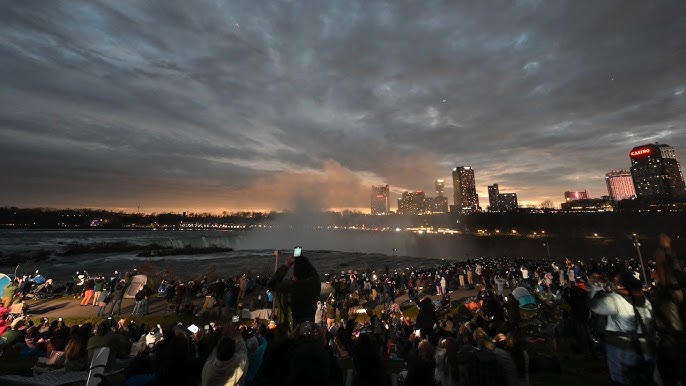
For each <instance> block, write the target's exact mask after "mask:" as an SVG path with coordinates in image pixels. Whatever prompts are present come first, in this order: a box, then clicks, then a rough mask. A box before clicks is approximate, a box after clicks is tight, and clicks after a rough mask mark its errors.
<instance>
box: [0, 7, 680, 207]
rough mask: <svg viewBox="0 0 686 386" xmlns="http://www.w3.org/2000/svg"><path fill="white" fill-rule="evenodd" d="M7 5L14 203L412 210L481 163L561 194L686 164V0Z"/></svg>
mask: <svg viewBox="0 0 686 386" xmlns="http://www.w3.org/2000/svg"><path fill="white" fill-rule="evenodd" d="M2 3H3V5H1V6H0V7H1V9H2V12H0V164H1V165H2V166H3V167H2V184H1V185H0V205H14V206H22V207H35V206H42V207H92V208H106V209H123V210H136V208H137V207H138V206H140V207H141V211H146V212H152V211H160V210H175V211H183V210H188V211H204V210H207V211H222V210H228V211H232V210H237V209H249V210H264V209H274V210H281V209H293V208H297V207H308V208H315V209H325V208H362V209H365V210H367V211H368V210H369V209H368V208H369V197H370V186H371V185H372V184H389V185H391V187H392V191H393V192H394V194H393V195H392V205H391V209H395V208H396V202H395V198H397V196H398V194H399V193H400V192H402V191H404V190H415V189H424V190H426V191H427V192H431V195H433V180H434V179H436V178H444V179H445V180H446V184H447V186H448V187H450V186H451V177H450V175H451V171H452V168H453V167H455V166H461V165H469V166H472V167H473V168H474V169H475V171H476V180H477V184H478V188H477V190H478V192H479V195H480V196H481V205H482V206H483V207H485V206H486V205H488V200H487V195H488V192H487V189H486V186H487V185H490V184H493V183H498V184H499V185H500V188H501V191H504V192H516V193H517V194H518V195H519V200H520V203H523V204H529V203H536V204H538V203H540V202H541V201H543V200H547V199H550V200H552V201H553V202H555V203H559V202H560V201H562V200H563V192H564V191H566V190H583V189H588V190H589V191H590V194H591V195H592V196H594V197H598V196H601V195H606V194H607V189H606V187H605V182H604V175H605V173H607V172H608V171H610V170H612V169H626V168H628V167H629V166H630V162H629V157H628V152H629V150H630V149H631V148H632V147H634V146H637V145H642V144H645V143H648V142H656V141H658V142H660V143H668V144H670V145H672V146H673V147H674V148H675V149H676V152H677V156H678V157H680V160H681V162H682V163H683V162H686V1H681V0H674V1H669V0H665V1H662V0H661V1H650V0H640V1H638V0H636V1H630V0H616V1H604V0H599V1H576V0H568V1H554V0H551V1H544V0H521V1H491V0H489V1H455V0H446V1H428V0H427V1H416V0H412V1H401V0H388V1H378V0H340V1H327V0H312V1H298V0H293V1H266V2H261V1H254V0H246V1H205V0H194V1H188V0H178V1H171V0H161V1H122V0H117V1H110V2H100V1H82V2H81V1H64V2H62V1H7V2H5V1H3V2H2ZM446 193H447V195H448V196H449V197H451V198H450V204H452V203H453V202H452V189H448V190H447V192H446Z"/></svg>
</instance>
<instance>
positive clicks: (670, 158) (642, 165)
mask: <svg viewBox="0 0 686 386" xmlns="http://www.w3.org/2000/svg"><path fill="white" fill-rule="evenodd" d="M629 158H630V159H631V177H632V178H633V180H634V189H635V190H636V196H637V197H652V198H679V197H684V196H686V185H684V176H683V174H682V173H681V167H680V166H679V161H677V159H676V153H675V152H674V148H673V147H671V146H669V145H666V144H658V143H655V144H647V145H643V146H637V147H635V148H633V149H631V151H630V152H629Z"/></svg>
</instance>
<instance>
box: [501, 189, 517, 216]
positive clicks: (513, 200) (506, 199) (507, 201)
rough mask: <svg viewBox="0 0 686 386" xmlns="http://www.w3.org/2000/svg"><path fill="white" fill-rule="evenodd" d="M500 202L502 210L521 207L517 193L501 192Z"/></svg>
mask: <svg viewBox="0 0 686 386" xmlns="http://www.w3.org/2000/svg"><path fill="white" fill-rule="evenodd" d="M498 203H499V204H500V211H501V212H513V211H515V210H517V208H519V203H518V202H517V193H499V194H498Z"/></svg>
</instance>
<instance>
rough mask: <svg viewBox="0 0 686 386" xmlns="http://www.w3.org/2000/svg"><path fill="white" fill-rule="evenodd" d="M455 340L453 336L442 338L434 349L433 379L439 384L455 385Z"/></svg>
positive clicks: (441, 385) (456, 368) (445, 385)
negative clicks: (434, 367) (434, 366)
mask: <svg viewBox="0 0 686 386" xmlns="http://www.w3.org/2000/svg"><path fill="white" fill-rule="evenodd" d="M458 378H459V371H458V367H457V342H456V341H455V338H453V337H447V338H443V339H441V340H440V341H439V342H438V349H437V350H436V371H435V372H434V379H435V380H436V384H437V385H439V386H457V380H458Z"/></svg>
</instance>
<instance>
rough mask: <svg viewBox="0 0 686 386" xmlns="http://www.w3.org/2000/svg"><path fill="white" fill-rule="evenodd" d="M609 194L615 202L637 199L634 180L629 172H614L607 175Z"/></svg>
mask: <svg viewBox="0 0 686 386" xmlns="http://www.w3.org/2000/svg"><path fill="white" fill-rule="evenodd" d="M605 183H606V184H607V194H608V195H609V196H610V199H611V200H613V201H621V200H626V199H629V198H633V197H636V189H634V179H633V178H631V173H630V172H629V171H628V170H613V171H611V172H609V173H607V174H606V175H605Z"/></svg>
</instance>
